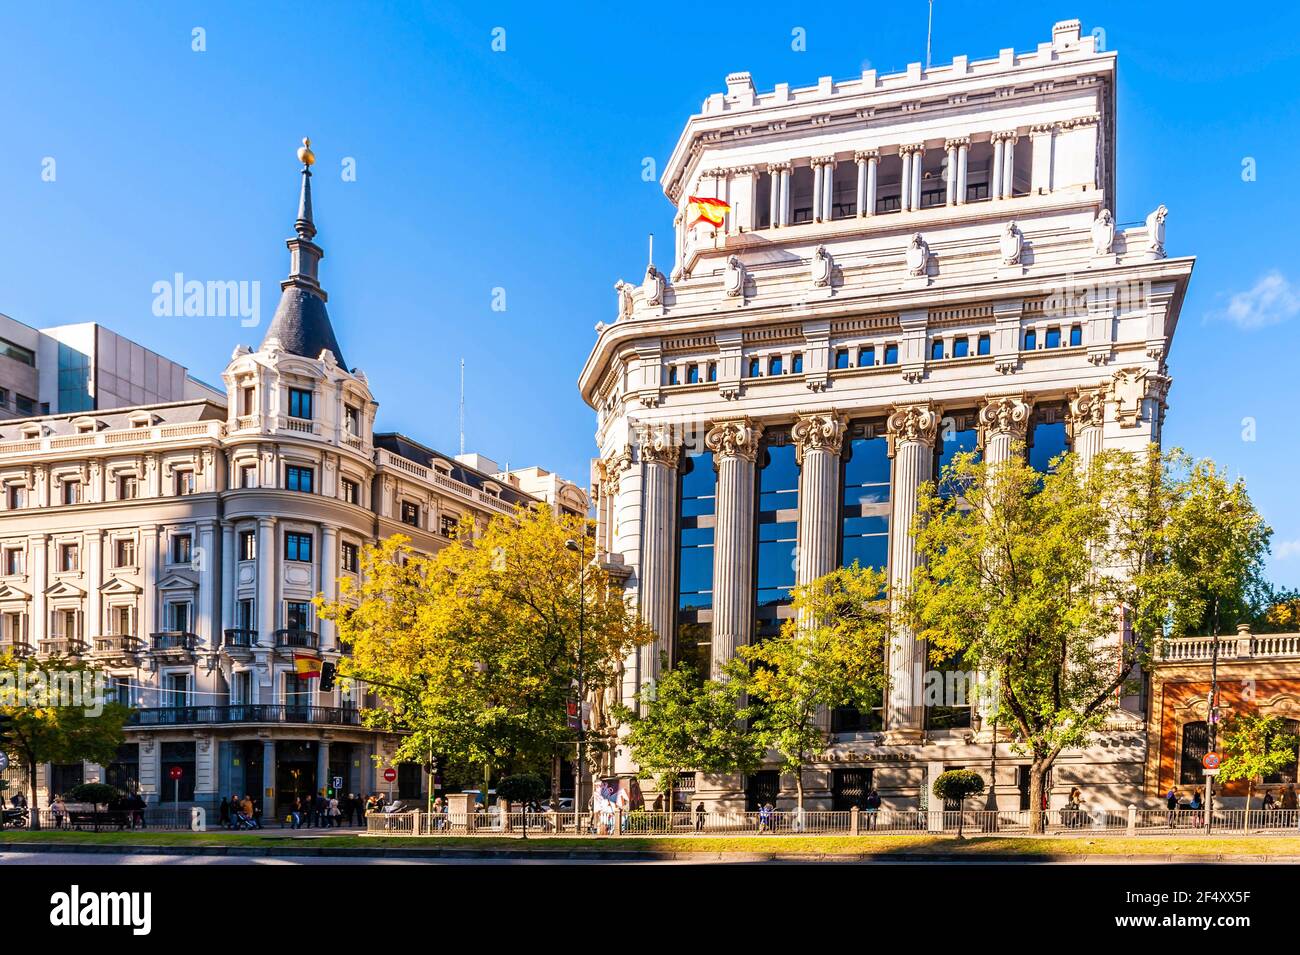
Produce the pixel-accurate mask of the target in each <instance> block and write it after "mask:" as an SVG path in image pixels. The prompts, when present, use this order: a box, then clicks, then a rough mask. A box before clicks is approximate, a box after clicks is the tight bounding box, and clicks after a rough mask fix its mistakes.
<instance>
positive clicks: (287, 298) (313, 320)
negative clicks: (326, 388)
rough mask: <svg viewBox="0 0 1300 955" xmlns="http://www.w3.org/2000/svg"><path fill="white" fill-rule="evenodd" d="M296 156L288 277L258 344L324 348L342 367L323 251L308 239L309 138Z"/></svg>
mask: <svg viewBox="0 0 1300 955" xmlns="http://www.w3.org/2000/svg"><path fill="white" fill-rule="evenodd" d="M298 159H299V161H300V162H301V163H302V189H301V191H300V192H299V194H298V218H297V219H296V220H295V221H294V224H293V230H294V232H295V233H296V235H295V236H294V238H292V239H288V240H287V241H286V242H285V245H287V246H288V248H289V276H288V278H286V279H285V280H284V281H282V282H281V283H280V288H281V290H282V291H281V293H280V304H279V305H277V306H276V309H275V317H274V318H272V319H271V325H270V327H269V328H268V329H267V330H266V337H265V338H264V339H263V340H262V345H263V347H265V345H266V343H267V341H269V340H270V339H272V338H275V339H277V340H278V341H279V343H280V348H281V349H282V350H284V351H287V352H289V353H290V354H294V355H303V356H304V357H307V358H319V357H320V354H321V352H322V351H324V350H326V349H328V350H329V351H331V352H333V353H334V358H335V360H336V361H337V362H338V363H339V364H340V365H341V366H343V367H344V368H346V367H347V365H346V364H345V363H344V361H343V354H342V352H341V351H340V350H339V343H338V339H337V338H336V337H335V336H334V327H333V326H332V325H331V324H330V319H329V312H328V311H327V310H326V308H325V302H326V301H327V300H328V298H329V296H328V295H326V294H325V290H324V289H322V288H321V287H320V260H321V259H322V258H324V257H325V251H324V250H323V249H322V248H321V247H320V246H318V245H317V244H316V243H315V242H314V241H312V240H313V239H315V238H316V223H315V221H314V220H313V219H312V207H311V167H312V164H313V163H314V162H315V161H316V156H315V154H314V153H313V152H312V151H311V140H310V139H304V140H303V141H302V147H301V148H300V149H299V150H298Z"/></svg>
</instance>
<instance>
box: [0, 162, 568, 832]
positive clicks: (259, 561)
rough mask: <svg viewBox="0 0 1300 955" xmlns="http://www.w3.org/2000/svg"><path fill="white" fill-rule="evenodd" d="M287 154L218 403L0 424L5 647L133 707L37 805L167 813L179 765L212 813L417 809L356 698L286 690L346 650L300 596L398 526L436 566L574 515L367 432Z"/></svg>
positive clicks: (552, 486) (304, 197) (524, 480)
mask: <svg viewBox="0 0 1300 955" xmlns="http://www.w3.org/2000/svg"><path fill="white" fill-rule="evenodd" d="M300 158H302V159H303V160H304V166H303V169H302V190H301V197H300V201H299V207H298V215H297V220H296V222H295V223H294V230H295V235H294V236H293V237H292V238H290V239H289V240H288V243H287V244H288V247H289V250H290V256H291V267H290V273H289V276H288V278H286V279H285V280H284V282H283V283H282V289H283V291H282V297H281V299H280V303H279V306H278V308H277V309H276V312H275V316H274V318H273V320H272V322H271V324H270V326H269V328H268V330H267V332H266V336H265V338H264V339H263V341H262V343H261V345H260V346H259V347H258V348H257V349H256V350H252V349H250V348H248V347H245V346H240V347H239V348H237V349H236V350H235V352H234V354H233V355H232V356H231V359H230V362H229V364H228V365H227V366H226V370H225V373H224V375H223V380H224V383H225V400H224V401H218V400H212V399H201V400H188V401H174V402H169V403H162V404H153V405H147V406H142V407H129V408H120V409H113V410H103V411H98V410H92V411H86V412H84V413H79V414H74V415H67V414H64V415H53V416H45V417H35V418H24V419H18V420H13V421H4V422H3V423H0V488H2V493H0V562H2V563H0V653H3V652H13V653H16V654H18V655H19V656H22V657H24V658H27V659H28V660H29V661H30V662H31V663H32V665H33V666H39V665H40V663H41V661H42V660H44V659H48V658H51V657H56V656H72V657H77V658H80V659H83V660H88V661H93V662H94V663H96V664H99V665H101V666H103V667H104V668H106V669H107V671H108V673H109V674H111V676H112V679H113V688H114V689H113V691H114V693H115V694H116V695H117V696H118V697H119V698H120V699H121V700H122V701H123V702H126V703H129V704H130V705H132V706H134V707H136V710H135V713H134V714H133V717H132V719H131V722H130V724H129V726H128V730H127V743H126V745H125V746H124V747H122V750H121V752H120V753H119V755H118V760H117V761H116V762H115V763H114V764H112V765H110V766H105V767H98V766H83V765H81V764H76V765H69V766H46V767H42V769H41V777H40V778H39V779H38V781H37V782H38V789H39V790H40V791H41V793H42V795H41V799H42V800H44V799H45V798H46V796H45V794H46V793H52V792H65V791H66V790H67V789H68V788H70V786H71V785H73V784H75V783H77V782H81V781H83V780H87V779H88V780H96V779H104V780H105V781H111V782H114V783H116V784H118V785H122V786H124V787H130V786H135V785H138V786H139V788H140V789H141V790H142V791H143V792H144V793H145V794H147V795H149V796H150V797H151V798H150V801H151V802H157V801H159V800H163V801H167V800H171V799H172V798H173V796H174V795H176V790H175V788H174V786H173V784H172V783H171V781H170V774H171V771H172V769H173V768H179V769H180V774H181V778H180V786H179V795H180V798H181V801H182V802H194V803H198V804H203V805H207V806H209V807H211V806H213V805H215V803H216V801H217V800H219V799H220V797H221V796H223V795H230V794H231V793H237V794H241V795H242V794H245V793H248V794H251V795H253V796H254V797H255V798H260V799H261V800H263V801H264V802H265V803H266V804H267V805H270V804H272V803H276V802H278V803H279V804H280V805H281V807H283V805H284V804H285V802H286V801H287V800H291V799H292V797H293V795H294V794H295V793H306V792H312V791H315V790H316V789H318V788H320V787H323V786H328V785H330V784H331V783H332V780H333V779H334V778H339V779H340V780H341V787H342V789H343V790H344V791H345V792H346V791H352V792H363V791H366V792H368V791H373V790H375V789H379V788H382V789H385V790H388V789H394V790H395V791H396V792H398V793H399V794H404V795H417V794H418V793H419V792H421V791H422V789H423V788H424V786H425V784H426V780H425V778H423V777H422V775H421V769H420V767H418V766H401V767H398V769H399V779H398V782H397V785H396V786H390V785H388V784H387V783H381V782H379V781H378V780H379V777H378V776H377V771H376V762H375V759H376V758H378V759H379V760H380V762H381V763H383V762H385V761H386V760H387V759H388V758H389V756H390V755H391V753H392V751H393V748H394V744H395V739H393V738H392V737H389V736H386V735H383V734H380V733H378V732H376V731H373V730H370V729H367V728H364V727H362V726H361V725H360V719H359V717H358V707H359V706H361V705H363V703H364V697H365V693H366V690H365V687H363V686H360V687H358V686H352V687H344V686H337V687H335V688H334V689H332V690H330V691H329V692H321V691H320V689H319V681H318V680H317V679H315V678H306V679H304V678H300V677H299V676H298V675H297V672H296V668H295V663H294V657H295V655H307V656H310V657H313V658H316V659H318V660H320V661H322V662H336V661H337V660H338V659H339V657H340V655H341V654H342V653H344V652H345V650H344V649H343V648H342V647H341V646H340V645H339V642H338V640H337V638H336V634H335V630H334V626H333V624H332V623H330V622H328V621H320V620H317V619H316V615H315V613H314V610H313V608H312V605H311V601H312V599H313V597H314V596H315V595H317V594H321V593H323V594H324V595H325V596H326V597H327V598H329V597H333V596H335V595H336V594H337V592H338V580H339V579H340V578H342V577H349V576H352V577H354V576H355V575H356V574H357V573H358V569H359V553H360V549H361V547H362V546H363V545H365V544H367V543H371V542H374V541H377V540H380V539H382V538H385V537H388V536H390V535H392V534H394V533H398V532H400V533H403V534H406V535H408V536H409V537H411V538H412V541H413V544H414V546H415V547H416V548H417V549H419V550H421V551H424V552H428V553H432V552H435V551H437V550H438V549H439V548H441V547H443V546H445V544H446V543H447V541H448V540H449V539H451V538H452V537H454V536H455V534H456V532H457V526H458V525H459V523H460V521H461V519H462V517H464V516H466V515H470V516H472V518H473V519H474V520H475V522H477V523H479V524H483V523H486V521H487V520H488V519H489V518H490V517H492V516H493V515H496V514H513V513H514V508H515V507H516V506H517V505H524V506H532V505H536V504H539V503H544V504H547V505H549V506H552V507H554V508H556V509H558V510H563V511H568V512H572V513H582V514H585V513H586V510H587V503H586V496H585V494H584V493H583V492H582V491H581V490H580V489H579V488H577V487H576V486H575V485H574V484H572V482H568V481H564V480H562V479H559V478H557V477H556V476H555V475H554V474H551V473H550V472H547V471H543V470H541V469H539V468H529V469H525V470H523V471H521V472H518V473H510V472H499V473H485V472H484V471H482V470H480V469H478V468H477V467H474V466H473V465H472V463H465V461H462V460H458V459H457V458H453V457H449V456H447V455H444V454H442V453H440V452H438V451H435V450H433V449H431V448H427V447H425V446H423V445H421V444H419V443H417V442H415V441H413V440H411V439H409V438H407V437H405V436H403V435H400V434H393V433H376V432H375V430H374V425H375V415H376V412H377V410H378V407H379V406H378V403H377V402H376V400H375V397H374V395H373V393H372V392H371V388H370V382H369V381H368V379H367V378H366V376H365V374H364V373H363V372H362V371H361V370H359V369H357V368H352V367H350V366H349V365H347V363H346V362H345V361H344V359H343V355H342V352H341V350H340V346H339V343H338V341H337V340H336V338H335V335H334V330H333V328H332V326H331V324H330V320H329V316H328V313H327V310H326V305H325V302H326V297H327V296H326V293H325V292H324V290H323V289H322V288H321V285H320V281H319V271H318V266H319V262H320V260H321V258H322V255H323V252H322V250H321V248H320V247H319V246H318V245H316V243H315V241H314V240H315V235H316V227H315V224H314V222H313V217H312V206H311V170H310V161H311V158H312V157H311V154H310V152H309V151H308V150H306V149H305V148H304V150H303V151H301V152H300ZM469 458H473V459H474V460H478V459H477V457H476V456H467V459H469ZM483 460H486V459H483ZM10 772H11V773H13V772H14V770H10Z"/></svg>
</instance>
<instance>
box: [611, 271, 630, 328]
mask: <svg viewBox="0 0 1300 955" xmlns="http://www.w3.org/2000/svg"><path fill="white" fill-rule="evenodd" d="M614 292H615V293H616V294H617V295H618V320H620V321H621V320H622V319H625V318H630V317H631V315H632V286H631V285H630V284H628V283H627V282H624V281H623V280H622V279H619V280H618V281H617V282H615V283H614Z"/></svg>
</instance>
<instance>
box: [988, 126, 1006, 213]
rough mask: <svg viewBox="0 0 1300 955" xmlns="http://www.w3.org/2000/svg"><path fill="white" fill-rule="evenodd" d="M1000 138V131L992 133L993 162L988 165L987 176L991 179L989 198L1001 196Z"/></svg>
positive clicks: (1001, 148) (1001, 144)
mask: <svg viewBox="0 0 1300 955" xmlns="http://www.w3.org/2000/svg"><path fill="white" fill-rule="evenodd" d="M1002 140H1003V134H1002V133H994V134H993V163H992V165H991V166H990V167H989V176H990V177H991V180H992V181H991V182H990V184H989V198H990V199H1001V198H1002V151H1003V143H1002Z"/></svg>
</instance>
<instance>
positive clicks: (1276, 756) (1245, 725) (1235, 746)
mask: <svg viewBox="0 0 1300 955" xmlns="http://www.w3.org/2000/svg"><path fill="white" fill-rule="evenodd" d="M1223 730H1224V732H1223V743H1222V747H1223V761H1222V762H1221V763H1220V764H1219V778H1220V779H1221V780H1223V781H1224V782H1233V781H1235V780H1238V779H1244V780H1246V828H1247V829H1249V828H1250V806H1251V803H1252V802H1253V801H1254V799H1255V782H1256V780H1262V779H1263V778H1264V777H1265V776H1269V775H1272V774H1273V773H1276V772H1278V771H1279V770H1281V769H1284V768H1285V767H1286V766H1288V765H1290V764H1292V763H1294V762H1295V759H1296V746H1297V743H1298V742H1300V741H1297V739H1296V737H1294V736H1292V735H1290V734H1289V733H1287V732H1286V730H1285V724H1283V722H1282V719H1281V717H1277V716H1262V715H1260V714H1259V713H1241V714H1239V715H1237V716H1234V717H1232V718H1230V719H1228V720H1227V721H1226V722H1225V723H1224V727H1223Z"/></svg>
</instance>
